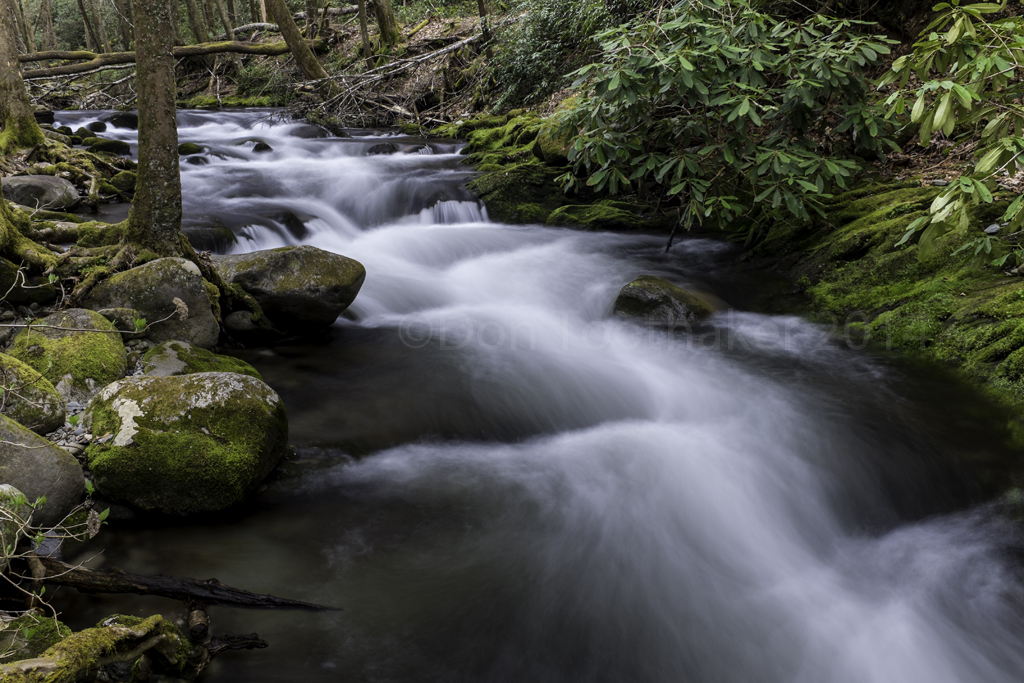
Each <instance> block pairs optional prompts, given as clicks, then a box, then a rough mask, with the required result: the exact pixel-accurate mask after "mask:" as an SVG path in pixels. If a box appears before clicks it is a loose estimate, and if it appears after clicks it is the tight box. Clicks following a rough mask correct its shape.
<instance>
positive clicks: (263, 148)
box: [252, 141, 274, 152]
mask: <svg viewBox="0 0 1024 683" xmlns="http://www.w3.org/2000/svg"><path fill="white" fill-rule="evenodd" d="M252 151H254V152H273V151H274V148H273V147H271V146H270V145H268V144H267V143H265V142H262V141H260V142H257V143H256V144H255V145H254V146H253V148H252Z"/></svg>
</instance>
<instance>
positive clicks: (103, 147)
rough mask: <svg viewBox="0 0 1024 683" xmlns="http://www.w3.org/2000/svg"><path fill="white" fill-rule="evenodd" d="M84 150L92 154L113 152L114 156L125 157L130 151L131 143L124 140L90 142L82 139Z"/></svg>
mask: <svg viewBox="0 0 1024 683" xmlns="http://www.w3.org/2000/svg"><path fill="white" fill-rule="evenodd" d="M82 144H83V145H86V151H88V152H92V153H93V154H113V155H114V156H121V157H126V156H128V155H129V154H131V152H132V148H131V145H129V144H128V143H127V142H125V141H124V140H101V141H99V142H95V143H92V144H90V143H89V140H83V141H82Z"/></svg>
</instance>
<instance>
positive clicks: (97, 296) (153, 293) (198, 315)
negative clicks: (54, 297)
mask: <svg viewBox="0 0 1024 683" xmlns="http://www.w3.org/2000/svg"><path fill="white" fill-rule="evenodd" d="M206 284H207V283H206V280H204V279H203V276H202V274H201V273H200V271H199V267H198V266H196V264H194V263H192V262H191V261H188V260H186V259H183V258H162V259H157V260H155V261H150V262H149V263H146V264H144V265H141V266H137V267H135V268H132V269H130V270H126V271H124V272H121V273H116V274H114V275H112V276H110V277H109V278H107V279H106V280H104V281H103V282H101V283H100V284H98V285H97V286H96V287H94V288H93V290H92V291H91V292H90V293H89V295H88V296H87V297H86V298H85V300H84V301H83V302H82V303H83V305H84V306H87V307H89V308H91V309H93V310H99V309H103V308H133V309H135V310H137V311H139V312H140V313H141V314H142V317H144V318H145V319H146V322H147V323H149V325H150V328H149V329H148V330H147V331H146V337H147V338H148V339H151V340H153V341H154V342H157V343H160V342H163V341H170V340H172V339H176V340H180V341H185V342H188V343H190V344H192V345H194V346H200V347H202V348H212V347H213V346H215V345H216V344H217V337H218V335H219V334H220V327H219V325H218V324H217V319H216V317H214V314H213V302H212V301H211V299H210V289H209V288H208V287H207V286H206ZM174 299H179V300H180V301H181V302H182V303H184V304H185V306H186V307H187V308H188V312H187V317H186V318H185V319H184V320H182V319H181V316H180V314H179V312H178V308H177V306H176V305H175V303H174ZM164 318H167V320H164V321H163V322H159V323H158V322H156V321H158V320H163V319H164Z"/></svg>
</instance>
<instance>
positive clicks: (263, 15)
mask: <svg viewBox="0 0 1024 683" xmlns="http://www.w3.org/2000/svg"><path fill="white" fill-rule="evenodd" d="M260 21H262V22H263V23H264V24H265V23H267V0H260Z"/></svg>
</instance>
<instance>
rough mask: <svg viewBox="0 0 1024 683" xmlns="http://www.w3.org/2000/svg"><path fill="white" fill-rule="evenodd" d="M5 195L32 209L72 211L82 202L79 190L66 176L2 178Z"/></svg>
mask: <svg viewBox="0 0 1024 683" xmlns="http://www.w3.org/2000/svg"><path fill="white" fill-rule="evenodd" d="M0 183H2V184H3V196H4V197H5V198H6V199H8V200H10V201H12V202H14V203H15V204H20V205H22V206H27V207H28V208H30V209H33V210H35V209H47V210H51V211H70V210H72V209H74V208H75V207H76V206H78V205H79V204H80V203H81V202H82V198H81V197H79V196H78V190H76V189H75V186H74V185H72V184H71V183H70V182H68V181H67V180H66V179H64V178H58V177H56V176H51V175H23V176H13V177H9V178H3V179H0Z"/></svg>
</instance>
